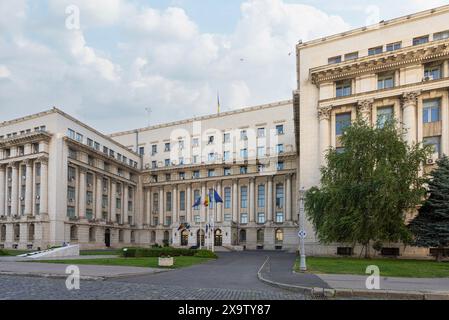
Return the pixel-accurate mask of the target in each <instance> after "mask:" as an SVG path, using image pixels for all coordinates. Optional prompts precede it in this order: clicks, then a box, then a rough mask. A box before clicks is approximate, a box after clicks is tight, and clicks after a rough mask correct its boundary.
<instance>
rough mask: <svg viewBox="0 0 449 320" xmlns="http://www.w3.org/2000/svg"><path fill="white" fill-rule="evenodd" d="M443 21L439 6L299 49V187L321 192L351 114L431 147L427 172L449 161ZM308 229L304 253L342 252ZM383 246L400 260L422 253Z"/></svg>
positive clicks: (448, 38)
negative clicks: (448, 157) (391, 123)
mask: <svg viewBox="0 0 449 320" xmlns="http://www.w3.org/2000/svg"><path fill="white" fill-rule="evenodd" d="M448 19H449V6H445V7H440V8H437V9H433V10H428V11H425V12H421V13H417V14H413V15H409V16H406V17H401V18H397V19H393V20H390V21H383V22H381V23H380V24H378V25H375V26H371V27H366V28H360V29H357V30H353V31H349V32H345V33H343V34H337V35H333V36H329V37H327V38H324V39H318V40H314V41H310V42H307V43H300V44H298V45H297V61H298V88H297V90H296V91H295V92H294V101H295V109H296V110H297V112H295V117H296V119H295V123H296V124H297V132H298V137H297V138H298V139H299V146H300V152H299V154H300V156H299V180H300V182H301V187H304V188H306V189H308V188H310V187H312V186H316V185H319V183H320V166H321V165H323V164H324V155H325V152H326V150H327V149H328V148H329V147H334V148H340V147H343V146H341V145H340V143H339V135H340V134H341V129H342V127H344V126H345V125H347V124H348V123H349V122H350V121H351V120H354V119H355V117H356V116H357V114H360V115H361V116H362V117H363V118H365V119H366V120H368V121H369V122H370V123H372V124H373V125H381V124H382V121H385V119H386V118H388V117H395V118H397V119H398V121H399V122H400V123H401V125H402V126H403V128H404V129H407V130H408V131H407V134H406V136H405V139H406V140H407V141H408V142H410V143H413V142H423V143H425V144H432V145H434V146H435V153H434V155H433V157H432V158H431V159H429V160H428V165H432V164H433V163H434V161H435V160H436V159H437V158H438V157H439V156H441V155H442V154H449V131H448V130H449V113H448V108H449V101H448V85H449V23H448V21H449V20H448ZM308 229H309V231H310V232H309V237H308V239H307V246H306V248H307V251H308V252H309V253H312V254H336V253H337V248H338V247H345V246H348V245H345V244H335V245H333V246H322V245H320V244H319V243H318V240H317V238H316V237H315V235H314V233H313V230H312V227H311V226H310V225H309V226H308ZM387 246H390V247H392V248H397V249H399V252H400V254H401V255H427V253H428V251H427V250H422V249H416V248H406V249H405V248H404V247H401V246H399V245H397V244H387ZM359 249H360V248H356V251H358V250H359Z"/></svg>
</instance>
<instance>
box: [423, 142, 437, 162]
mask: <svg viewBox="0 0 449 320" xmlns="http://www.w3.org/2000/svg"><path fill="white" fill-rule="evenodd" d="M423 144H424V145H426V146H428V145H430V146H432V149H433V154H432V158H433V159H438V158H440V156H441V137H430V138H424V139H423Z"/></svg>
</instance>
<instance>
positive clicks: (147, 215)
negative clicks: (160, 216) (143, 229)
mask: <svg viewBox="0 0 449 320" xmlns="http://www.w3.org/2000/svg"><path fill="white" fill-rule="evenodd" d="M146 194H147V206H146V214H145V216H146V222H147V225H151V209H152V208H151V204H152V202H151V196H152V195H151V188H147V190H146Z"/></svg>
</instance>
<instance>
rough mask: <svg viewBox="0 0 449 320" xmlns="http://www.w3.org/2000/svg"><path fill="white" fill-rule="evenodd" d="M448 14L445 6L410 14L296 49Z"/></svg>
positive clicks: (309, 42) (311, 41)
mask: <svg viewBox="0 0 449 320" xmlns="http://www.w3.org/2000/svg"><path fill="white" fill-rule="evenodd" d="M446 12H449V5H444V6H440V7H437V8H433V9H429V10H425V11H420V12H417V13H413V14H409V15H406V16H402V17H399V18H394V19H391V20H382V21H380V22H379V23H377V24H373V25H370V26H365V27H361V28H357V29H353V30H349V31H345V32H341V33H337V34H334V35H331V36H328V37H323V38H318V39H314V40H310V41H306V42H302V41H300V42H299V43H298V44H297V45H296V48H297V49H298V50H301V49H305V48H307V47H311V46H315V45H319V44H321V43H323V42H330V41H335V40H340V39H343V38H348V37H351V36H355V35H359V34H362V33H366V32H371V31H375V30H379V29H382V28H386V27H390V26H392V25H395V24H400V23H403V22H406V21H412V20H418V19H422V18H426V17H429V16H431V15H439V14H443V13H446Z"/></svg>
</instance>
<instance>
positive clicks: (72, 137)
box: [67, 129, 76, 140]
mask: <svg viewBox="0 0 449 320" xmlns="http://www.w3.org/2000/svg"><path fill="white" fill-rule="evenodd" d="M67 136H68V137H69V138H70V139H73V140H75V139H76V134H75V131H73V130H72V129H68V130H67Z"/></svg>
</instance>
